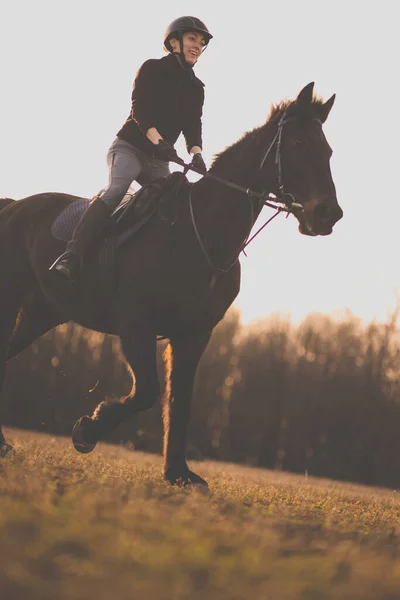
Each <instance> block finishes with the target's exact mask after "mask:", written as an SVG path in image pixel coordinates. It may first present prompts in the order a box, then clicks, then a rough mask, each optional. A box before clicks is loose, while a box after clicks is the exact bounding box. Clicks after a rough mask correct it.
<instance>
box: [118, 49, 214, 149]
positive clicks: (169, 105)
mask: <svg viewBox="0 0 400 600" xmlns="http://www.w3.org/2000/svg"><path fill="white" fill-rule="evenodd" d="M203 103H204V84H203V82H202V81H200V79H198V78H197V77H196V76H195V74H194V72H193V70H192V69H191V68H190V67H188V68H186V67H183V66H182V63H181V62H180V57H179V56H177V55H175V54H169V55H168V56H165V57H163V58H159V59H156V58H154V59H150V60H147V61H146V62H144V63H143V65H142V66H141V67H140V69H139V70H138V72H137V74H136V78H135V82H134V84H133V91H132V110H131V113H130V115H129V117H128V118H127V120H126V121H125V123H124V125H123V126H122V128H121V129H120V130H119V132H118V133H117V137H119V138H121V139H122V140H125V141H126V142H129V143H131V144H132V145H133V146H135V147H136V148H139V149H140V150H142V151H143V152H145V153H146V154H148V155H150V156H153V153H154V148H155V146H154V144H153V143H152V142H150V140H149V139H148V138H147V137H146V131H147V130H148V129H150V127H155V128H156V129H157V131H158V132H159V133H160V135H161V136H162V137H163V139H164V140H165V141H166V142H169V143H170V144H172V145H174V144H175V142H176V141H177V139H178V137H179V135H180V134H181V133H183V135H184V138H185V141H186V147H187V150H188V152H189V153H190V150H191V148H193V146H199V147H200V148H202V122H201V117H202V113H203Z"/></svg>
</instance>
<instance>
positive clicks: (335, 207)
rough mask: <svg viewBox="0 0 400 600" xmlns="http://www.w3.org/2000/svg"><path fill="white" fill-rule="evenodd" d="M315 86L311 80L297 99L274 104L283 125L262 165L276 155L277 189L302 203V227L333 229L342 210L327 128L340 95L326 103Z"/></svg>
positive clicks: (313, 231)
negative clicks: (335, 182)
mask: <svg viewBox="0 0 400 600" xmlns="http://www.w3.org/2000/svg"><path fill="white" fill-rule="evenodd" d="M313 87H314V83H309V84H308V85H307V86H306V87H305V88H303V89H302V90H301V92H300V93H299V95H298V96H297V98H296V100H295V101H293V102H291V103H290V104H287V105H283V106H280V107H277V108H276V109H275V111H276V114H275V115H274V120H275V119H276V121H277V123H278V129H277V133H276V136H275V138H274V141H273V143H272V144H271V145H270V146H269V148H268V150H267V152H266V154H265V155H264V158H263V161H262V169H264V168H266V167H264V164H265V163H266V161H268V156H269V155H271V156H272V157H273V158H274V159H275V164H276V170H277V174H276V175H275V176H277V179H278V195H280V196H281V197H283V199H284V200H285V201H287V202H288V203H290V202H291V201H292V202H295V203H296V204H301V206H302V210H301V209H300V208H299V209H296V208H294V209H293V214H294V215H295V216H296V218H297V219H298V221H299V231H300V232H301V233H303V234H305V235H329V234H330V233H332V228H333V226H334V224H335V223H336V222H337V221H339V219H341V218H342V216H343V211H342V209H341V208H340V206H339V204H338V201H337V198H336V190H335V184H334V183H333V179H332V174H331V169H330V164H329V161H330V158H331V155H332V150H331V148H330V146H329V144H328V142H327V140H326V138H325V135H324V133H323V131H322V124H323V123H324V122H325V121H326V119H327V117H328V115H329V112H330V110H331V108H332V106H333V103H334V101H335V95H333V96H332V97H331V98H330V99H329V100H328V101H327V102H325V103H323V102H322V101H321V100H319V99H316V98H314V97H313ZM269 164H271V163H269Z"/></svg>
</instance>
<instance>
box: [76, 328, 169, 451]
mask: <svg viewBox="0 0 400 600" xmlns="http://www.w3.org/2000/svg"><path fill="white" fill-rule="evenodd" d="M120 337H121V344H122V349H123V351H124V354H125V357H126V359H127V361H128V364H129V366H130V367H131V369H132V371H133V373H134V375H135V384H134V386H133V387H132V391H131V393H130V394H129V395H128V396H126V397H125V398H122V399H121V400H120V401H119V402H113V403H107V402H101V403H100V404H99V406H98V407H97V408H96V410H95V411H94V413H93V415H92V416H91V417H88V416H84V417H81V418H80V419H79V420H78V421H77V423H76V424H75V427H74V430H73V433H72V441H73V444H74V446H75V449H76V450H78V452H84V453H87V452H91V451H92V450H93V448H94V447H95V445H96V443H97V442H98V441H99V440H100V439H101V438H102V437H103V436H104V435H106V434H107V433H109V432H110V431H112V430H113V429H116V427H118V425H119V424H120V423H122V421H124V420H125V419H126V418H128V417H130V416H131V415H134V414H136V413H138V412H140V411H142V410H147V409H149V408H151V407H152V406H153V405H154V403H155V402H156V400H157V399H158V397H159V395H160V385H159V382H158V376H157V362H156V335H155V334H154V332H153V331H152V330H151V328H150V327H149V326H148V325H147V324H146V322H145V321H144V320H142V321H140V322H137V321H136V322H135V323H134V324H133V325H132V324H131V325H130V326H128V327H126V326H124V327H123V332H121V335H120Z"/></svg>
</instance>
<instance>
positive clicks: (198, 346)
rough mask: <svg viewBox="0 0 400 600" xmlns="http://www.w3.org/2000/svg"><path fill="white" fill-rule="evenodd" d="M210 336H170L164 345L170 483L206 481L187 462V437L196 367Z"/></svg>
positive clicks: (166, 468)
mask: <svg viewBox="0 0 400 600" xmlns="http://www.w3.org/2000/svg"><path fill="white" fill-rule="evenodd" d="M209 339H210V332H208V331H203V332H198V333H196V334H192V335H191V336H187V337H186V336H185V337H177V338H176V339H171V342H170V344H169V345H168V347H167V349H166V368H167V373H166V384H167V385H166V393H165V399H164V413H163V418H164V478H165V479H166V480H167V481H169V482H170V483H173V484H181V485H188V484H191V483H199V484H203V485H207V482H206V481H205V480H204V479H202V477H200V476H199V475H196V473H193V471H190V469H189V467H188V465H187V463H186V437H187V428H188V425H189V419H190V411H191V401H192V394H193V385H194V378H195V375H196V369H197V365H198V363H199V360H200V358H201V355H202V354H203V352H204V350H205V348H206V346H207V343H208V340H209Z"/></svg>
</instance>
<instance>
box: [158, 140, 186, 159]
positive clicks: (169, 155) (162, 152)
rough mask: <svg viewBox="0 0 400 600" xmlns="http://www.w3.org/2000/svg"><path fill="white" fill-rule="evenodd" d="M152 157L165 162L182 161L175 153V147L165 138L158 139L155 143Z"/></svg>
mask: <svg viewBox="0 0 400 600" xmlns="http://www.w3.org/2000/svg"><path fill="white" fill-rule="evenodd" d="M154 158H157V159H158V160H163V161H165V162H169V161H172V162H178V163H181V162H182V160H181V159H180V158H179V156H178V155H177V153H176V150H175V148H174V147H173V146H171V144H169V143H168V142H166V141H165V140H160V141H159V142H158V144H156V145H155V148H154Z"/></svg>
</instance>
